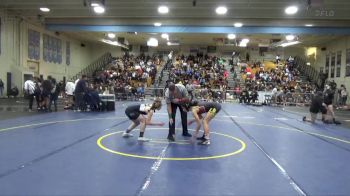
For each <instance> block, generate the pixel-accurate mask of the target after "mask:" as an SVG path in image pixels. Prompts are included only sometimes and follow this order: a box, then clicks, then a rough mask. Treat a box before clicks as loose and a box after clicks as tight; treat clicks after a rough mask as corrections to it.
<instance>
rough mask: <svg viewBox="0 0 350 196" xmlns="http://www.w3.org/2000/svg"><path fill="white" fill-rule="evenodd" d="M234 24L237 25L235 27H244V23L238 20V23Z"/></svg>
mask: <svg viewBox="0 0 350 196" xmlns="http://www.w3.org/2000/svg"><path fill="white" fill-rule="evenodd" d="M234 26H235V27H242V26H243V24H242V23H240V22H236V23H235V24H234Z"/></svg>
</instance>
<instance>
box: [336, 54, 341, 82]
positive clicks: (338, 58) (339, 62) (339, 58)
mask: <svg viewBox="0 0 350 196" xmlns="http://www.w3.org/2000/svg"><path fill="white" fill-rule="evenodd" d="M340 71H341V51H338V52H337V70H336V77H338V78H339V77H340Z"/></svg>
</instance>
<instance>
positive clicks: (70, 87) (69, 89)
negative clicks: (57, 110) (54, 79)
mask: <svg viewBox="0 0 350 196" xmlns="http://www.w3.org/2000/svg"><path fill="white" fill-rule="evenodd" d="M65 90H66V95H67V101H66V106H65V107H64V109H72V108H73V105H74V104H73V103H74V102H73V97H74V90H75V85H74V83H73V82H72V81H68V82H67V84H66V87H65Z"/></svg>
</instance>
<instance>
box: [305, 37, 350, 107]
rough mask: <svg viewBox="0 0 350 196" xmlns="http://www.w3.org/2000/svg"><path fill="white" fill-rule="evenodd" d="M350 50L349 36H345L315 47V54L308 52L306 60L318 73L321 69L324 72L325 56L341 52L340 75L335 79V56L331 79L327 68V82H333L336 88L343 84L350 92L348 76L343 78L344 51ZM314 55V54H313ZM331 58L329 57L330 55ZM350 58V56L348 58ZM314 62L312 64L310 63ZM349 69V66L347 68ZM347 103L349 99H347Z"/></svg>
mask: <svg viewBox="0 0 350 196" xmlns="http://www.w3.org/2000/svg"><path fill="white" fill-rule="evenodd" d="M347 49H350V36H345V37H342V38H339V39H336V40H333V41H332V42H329V43H327V44H326V45H323V46H320V47H317V48H316V50H315V52H312V51H310V52H309V58H308V60H309V61H310V62H311V66H314V67H315V68H316V70H318V71H320V69H321V68H323V69H324V70H325V65H326V55H327V54H332V53H335V54H337V52H341V58H340V60H341V61H340V66H339V67H340V75H339V77H337V75H336V69H337V59H338V58H337V55H335V56H336V58H335V62H336V63H335V74H334V77H333V78H332V77H331V66H329V74H328V80H331V81H332V80H334V81H335V82H336V83H337V85H338V87H340V85H341V84H344V85H345V86H346V89H347V90H348V92H349V90H350V76H345V70H346V50H347ZM313 53H315V54H313ZM330 56H331V55H330ZM349 58H350V56H349ZM312 61H314V63H312ZM348 67H349V68H350V64H349V66H348ZM348 103H349V99H348Z"/></svg>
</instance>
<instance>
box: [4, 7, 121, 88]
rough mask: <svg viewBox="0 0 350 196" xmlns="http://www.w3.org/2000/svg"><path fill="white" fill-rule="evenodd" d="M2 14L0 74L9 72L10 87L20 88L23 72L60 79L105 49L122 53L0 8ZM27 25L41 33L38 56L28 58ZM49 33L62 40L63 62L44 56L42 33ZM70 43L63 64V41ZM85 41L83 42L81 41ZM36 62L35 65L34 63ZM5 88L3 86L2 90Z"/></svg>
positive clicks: (64, 44)
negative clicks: (38, 57)
mask: <svg viewBox="0 0 350 196" xmlns="http://www.w3.org/2000/svg"><path fill="white" fill-rule="evenodd" d="M0 18H1V37H0V38H1V40H0V41H1V54H0V78H1V79H2V80H3V81H4V82H5V88H6V74H7V72H11V73H12V87H13V86H17V87H18V88H19V89H22V86H23V83H24V79H23V74H35V75H43V76H44V78H46V77H47V76H48V75H51V76H53V77H55V78H56V79H57V80H62V79H63V77H64V76H65V77H66V78H67V79H69V78H70V77H72V76H74V75H75V74H76V73H78V72H79V71H80V70H82V69H83V68H84V67H86V66H87V65H89V64H90V63H92V62H93V61H94V60H96V59H98V58H99V57H100V56H101V55H103V54H104V53H106V52H111V53H112V55H113V56H120V55H121V54H122V52H121V49H120V48H119V47H115V46H110V45H107V44H104V43H102V42H101V43H98V42H95V43H90V42H82V41H80V40H77V39H74V38H71V37H69V36H67V35H65V34H64V33H59V34H56V33H55V32H50V31H47V30H45V29H44V27H43V26H41V25H33V24H31V23H29V22H27V21H25V20H22V19H20V18H17V17H15V16H8V15H7V14H6V13H5V12H4V11H1V10H0ZM28 29H30V30H34V31H37V32H39V33H40V59H39V60H31V59H29V58H28ZM44 34H46V35H49V36H51V37H55V38H57V39H59V40H61V43H62V62H61V63H53V62H51V63H50V62H46V61H44V59H43V50H44V49H43V35H44ZM67 42H69V43H70V65H66V43H67ZM82 43H84V45H85V46H82V45H81V44H82ZM37 65H38V66H37ZM4 92H6V89H5V91H4Z"/></svg>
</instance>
